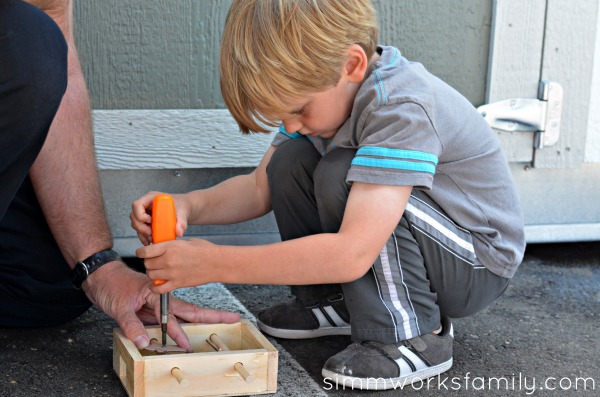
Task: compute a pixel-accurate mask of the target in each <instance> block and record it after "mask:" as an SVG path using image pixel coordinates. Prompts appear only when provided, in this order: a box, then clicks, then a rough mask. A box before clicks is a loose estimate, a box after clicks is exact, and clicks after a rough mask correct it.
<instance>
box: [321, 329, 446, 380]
mask: <svg viewBox="0 0 600 397" xmlns="http://www.w3.org/2000/svg"><path fill="white" fill-rule="evenodd" d="M442 327H443V329H442V332H441V333H440V334H438V335H434V334H427V335H422V336H418V337H416V338H413V339H409V340H407V341H403V342H399V343H392V344H382V343H378V342H361V343H353V344H351V345H350V346H348V347H347V348H346V349H344V350H343V351H341V352H340V353H338V354H336V355H335V356H333V357H331V358H330V359H329V360H327V362H326V363H325V366H324V367H323V371H322V372H321V374H322V375H323V378H325V379H327V380H329V381H330V382H333V383H336V384H338V385H340V386H343V387H347V388H352V389H363V390H385V389H392V388H394V389H397V388H402V387H404V386H408V385H410V384H412V383H413V382H421V381H424V380H425V379H427V378H430V377H432V376H436V375H439V374H441V373H443V372H445V371H447V370H449V369H450V367H452V342H453V341H454V332H453V329H452V324H451V323H450V321H449V319H447V318H445V319H443V320H442Z"/></svg>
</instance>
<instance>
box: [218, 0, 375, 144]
mask: <svg viewBox="0 0 600 397" xmlns="http://www.w3.org/2000/svg"><path fill="white" fill-rule="evenodd" d="M377 34H378V27H377V19H376V16H375V10H374V9H373V6H372V4H371V2H370V0H234V1H233V3H232V5H231V8H230V9H229V13H228V14H227V20H226V22H225V29H224V32H223V38H222V42H221V50H220V73H221V76H220V83H221V92H222V94H223V98H224V100H225V104H226V105H227V107H228V109H229V111H230V112H231V114H232V116H233V117H234V119H235V120H236V121H237V123H238V125H239V127H240V130H241V131H242V132H243V133H249V132H267V131H268V129H267V128H266V127H268V126H270V127H276V126H278V125H279V123H280V121H281V118H282V116H283V115H285V114H287V113H289V112H290V111H291V110H292V109H290V107H289V105H286V104H285V103H283V100H294V99H301V98H302V97H303V96H305V95H306V94H311V93H317V92H320V91H323V90H325V89H327V88H329V87H332V86H334V85H335V84H337V82H338V80H339V78H340V73H341V68H342V67H343V65H344V62H345V58H346V53H347V50H348V49H349V47H350V46H351V45H352V44H358V45H360V46H361V47H362V48H363V50H364V51H365V53H366V55H367V57H368V58H370V57H371V55H372V54H373V53H374V51H375V49H376V46H377Z"/></svg>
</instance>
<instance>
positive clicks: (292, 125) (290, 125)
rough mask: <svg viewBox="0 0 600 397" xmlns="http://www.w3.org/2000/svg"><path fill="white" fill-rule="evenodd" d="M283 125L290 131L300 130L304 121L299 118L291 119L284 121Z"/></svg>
mask: <svg viewBox="0 0 600 397" xmlns="http://www.w3.org/2000/svg"><path fill="white" fill-rule="evenodd" d="M283 127H284V128H285V130H286V131H287V132H289V133H294V132H297V131H300V130H301V129H302V127H303V125H302V123H301V122H300V120H298V119H289V120H285V121H283Z"/></svg>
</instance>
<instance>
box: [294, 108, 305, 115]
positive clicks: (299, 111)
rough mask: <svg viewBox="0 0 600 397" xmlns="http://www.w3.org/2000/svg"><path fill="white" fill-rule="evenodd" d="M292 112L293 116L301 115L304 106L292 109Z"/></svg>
mask: <svg viewBox="0 0 600 397" xmlns="http://www.w3.org/2000/svg"><path fill="white" fill-rule="evenodd" d="M292 114H293V115H294V116H302V115H303V114H304V108H302V109H298V110H294V111H293V112H292Z"/></svg>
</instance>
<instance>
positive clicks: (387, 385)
mask: <svg viewBox="0 0 600 397" xmlns="http://www.w3.org/2000/svg"><path fill="white" fill-rule="evenodd" d="M451 367H452V358H450V360H448V361H445V362H443V363H441V364H438V365H435V366H433V367H427V368H424V369H422V370H420V371H416V372H413V373H411V374H410V375H407V376H400V377H398V378H387V379H386V378H374V377H373V378H356V377H353V376H346V375H340V374H338V373H335V372H332V371H329V370H326V369H323V370H322V371H321V375H322V376H323V378H324V379H327V380H329V381H330V383H335V384H337V385H338V386H340V387H343V388H349V389H361V390H389V389H394V390H398V389H399V390H402V389H404V388H405V387H410V385H411V384H413V383H415V382H419V383H420V382H423V383H426V380H427V379H429V378H431V377H432V376H436V375H439V374H441V373H444V372H446V371H448V370H449V369H450V368H451ZM419 386H421V385H419ZM336 390H337V388H336Z"/></svg>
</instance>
